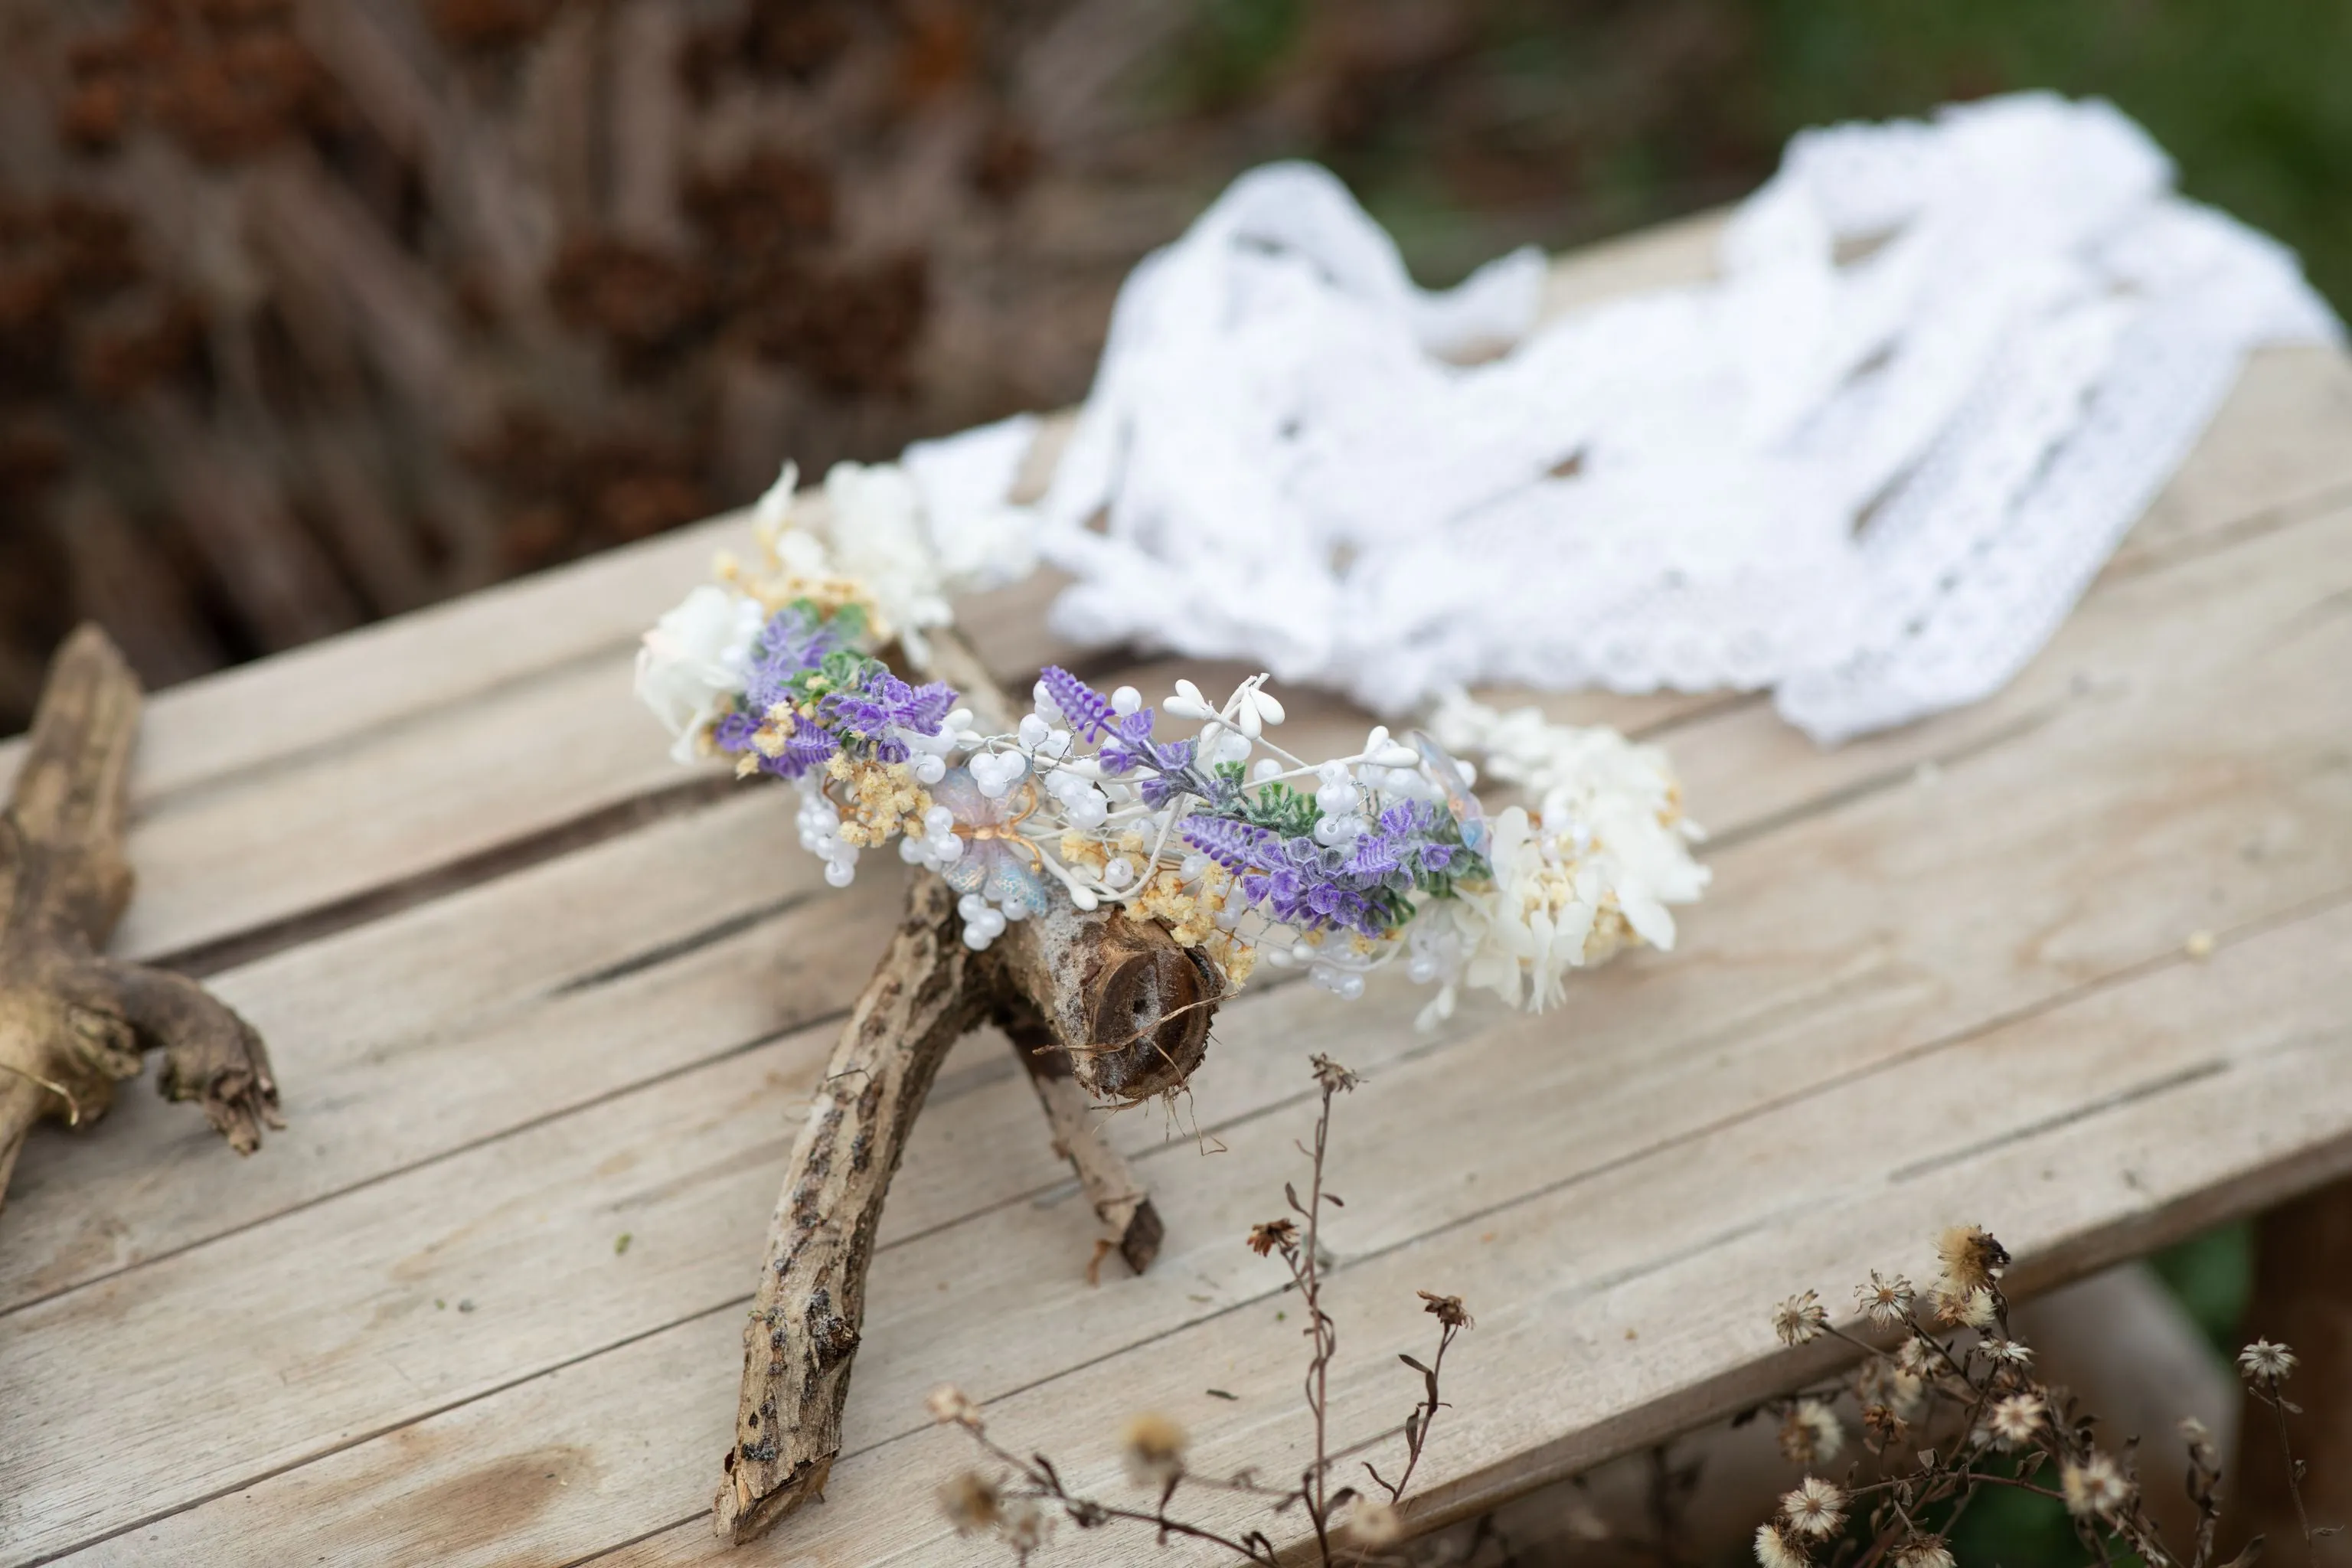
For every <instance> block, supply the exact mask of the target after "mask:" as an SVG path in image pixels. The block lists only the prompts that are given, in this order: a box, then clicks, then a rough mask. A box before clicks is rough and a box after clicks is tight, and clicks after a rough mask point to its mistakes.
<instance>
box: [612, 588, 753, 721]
mask: <svg viewBox="0 0 2352 1568" xmlns="http://www.w3.org/2000/svg"><path fill="white" fill-rule="evenodd" d="M765 624H766V617H765V616H763V615H762V614H761V609H760V605H759V602H758V601H757V600H755V599H752V598H750V597H748V596H747V595H741V594H737V593H733V592H730V590H728V589H725V588H720V587H715V586H711V585H709V584H705V585H704V586H702V587H699V588H697V589H696V590H695V591H694V592H693V593H691V594H688V595H687V596H686V598H685V600H684V601H683V602H682V603H680V604H679V605H678V606H677V608H676V609H673V610H672V611H670V612H669V613H668V614H667V615H666V616H663V617H662V618H661V619H660V620H659V621H658V622H656V624H655V626H654V629H653V630H651V631H649V632H647V633H646V635H645V641H644V645H643V646H642V647H639V648H638V650H637V679H636V691H637V700H638V701H640V702H643V703H644V704H645V705H646V707H647V708H650V709H652V710H653V713H654V717H655V718H656V719H659V720H660V721H662V726H663V728H665V729H667V731H669V732H670V734H671V736H672V737H674V738H675V740H676V742H677V744H675V745H673V746H672V747H671V748H670V756H671V757H672V758H674V759H675V760H677V761H678V762H681V763H690V762H692V761H694V759H695V757H696V756H697V755H698V751H699V748H700V745H701V742H702V737H703V735H704V734H705V732H707V731H709V728H710V725H711V722H712V721H714V720H716V719H717V718H718V717H719V711H720V710H721V709H722V708H724V707H725V705H726V703H727V701H728V700H729V699H730V698H732V697H735V696H736V695H738V694H740V692H741V691H742V689H743V685H744V681H745V679H747V677H748V676H749V674H750V669H751V647H752V645H753V644H754V643H756V642H757V641H758V640H759V637H760V628H761V626H764V625H765Z"/></svg>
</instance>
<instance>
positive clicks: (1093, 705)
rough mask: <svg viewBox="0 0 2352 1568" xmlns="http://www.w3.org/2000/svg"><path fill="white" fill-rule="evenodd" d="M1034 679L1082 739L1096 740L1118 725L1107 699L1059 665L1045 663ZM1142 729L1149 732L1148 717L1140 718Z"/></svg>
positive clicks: (1115, 710) (1113, 709)
mask: <svg viewBox="0 0 2352 1568" xmlns="http://www.w3.org/2000/svg"><path fill="white" fill-rule="evenodd" d="M1037 680H1038V684H1040V685H1042V686H1043V687H1045V694H1046V695H1047V696H1049V697H1051V698H1052V699H1053V700H1054V706H1055V707H1056V708H1059V709H1060V710H1062V717H1063V718H1065V719H1067V720H1068V721H1070V728H1071V729H1073V730H1075V731H1077V732H1078V734H1079V735H1080V736H1082V737H1083V738H1085V739H1087V740H1089V741H1096V740H1100V739H1101V738H1102V737H1103V736H1105V735H1107V734H1109V733H1110V732H1111V731H1113V730H1115V729H1116V728H1117V727H1118V721H1119V715H1118V710H1117V709H1115V708H1113V707H1112V706H1111V705H1110V699H1109V698H1108V697H1105V696H1104V695H1103V694H1102V693H1101V692H1099V691H1097V690H1096V689H1094V688H1093V687H1091V686H1088V685H1087V683H1086V682H1085V681H1083V680H1080V679H1078V678H1077V677H1076V676H1075V675H1072V674H1071V673H1070V672H1069V671H1068V670H1066V669H1064V668H1062V667H1061V666H1060V665H1058V664H1049V665H1047V666H1046V667H1045V668H1044V669H1042V670H1040V671H1038V673H1037ZM1146 711H1147V712H1148V711H1149V710H1146ZM1130 717H1132V715H1130ZM1143 732H1144V733H1145V734H1146V735H1149V734H1150V733H1151V721H1150V719H1149V718H1147V719H1145V721H1144V723H1143Z"/></svg>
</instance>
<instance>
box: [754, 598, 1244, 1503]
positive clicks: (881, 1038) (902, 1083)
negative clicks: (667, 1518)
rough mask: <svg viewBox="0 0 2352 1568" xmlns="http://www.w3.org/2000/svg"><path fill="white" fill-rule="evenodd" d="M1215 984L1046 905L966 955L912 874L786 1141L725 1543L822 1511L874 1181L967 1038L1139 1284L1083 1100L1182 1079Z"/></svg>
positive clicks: (1111, 1159) (936, 657) (938, 904)
mask: <svg viewBox="0 0 2352 1568" xmlns="http://www.w3.org/2000/svg"><path fill="white" fill-rule="evenodd" d="M929 663H930V665H931V668H932V670H933V672H934V673H936V674H938V675H939V676H940V678H942V679H947V680H949V681H950V683H951V684H953V685H955V686H956V687H957V689H959V690H960V691H961V692H962V693H963V694H964V697H965V699H966V700H967V701H968V702H970V704H971V707H972V709H973V710H974V711H975V712H976V713H977V714H979V715H980V717H981V721H982V724H983V725H984V726H989V727H1003V721H1005V719H1006V717H1007V714H1008V712H1009V706H1008V704H1006V703H1005V701H1004V700H1003V695H1002V694H1001V693H999V692H998V691H997V690H996V689H995V687H994V684H993V682H992V681H991V680H990V679H988V677H987V675H986V673H985V671H984V670H982V668H981V666H980V664H979V661H978V660H977V659H976V658H972V656H971V650H970V649H969V648H968V647H964V646H963V645H962V644H961V641H959V640H957V639H954V638H952V637H947V638H942V639H940V640H939V642H938V643H937V644H935V647H934V649H933V656H932V658H931V659H930V660H929ZM1222 990H1223V977H1222V976H1221V975H1220V974H1218V973H1217V972H1216V970H1215V967H1214V965H1213V964H1211V963H1208V962H1207V961H1206V960H1205V959H1204V958H1202V957H1200V956H1198V955H1196V954H1194V953H1193V952H1191V951H1190V950H1188V949H1185V948H1181V947H1179V946H1178V945H1177V944H1176V943H1175V942H1174V941H1173V940H1172V939H1171V937H1170V936H1169V934H1168V932H1167V931H1166V930H1165V929H1163V928H1162V927H1160V926H1159V925H1158V924H1156V923H1154V922H1151V921H1130V920H1129V919H1127V917H1126V916H1124V915H1123V914H1120V913H1118V912H1117V911H1113V910H1098V911H1095V912H1093V913H1089V914H1082V913H1080V912H1078V911H1077V910H1075V909H1060V910H1056V912H1055V914H1053V915H1051V916H1047V917H1043V918H1038V919H1032V920H1028V921H1019V922H1016V923H1014V924H1013V926H1011V927H1010V928H1009V929H1008V930H1007V931H1005V933H1004V934H1003V936H1002V937H1000V938H999V939H998V941H997V942H995V943H994V944H993V945H992V947H991V948H990V950H989V951H988V952H986V953H985V954H975V953H973V952H971V950H970V949H969V948H967V947H965V946H964V944H963V940H962V922H961V918H960V917H959V916H958V915H957V913H956V899H955V895H954V893H953V891H952V890H951V889H949V888H948V886H947V885H946V884H945V883H944V882H943V881H941V880H940V879H939V878H938V877H937V876H935V875H933V874H931V873H929V872H921V873H919V874H918V875H917V876H916V878H915V880H914V884H913V886H912V888H911V889H910V891H909V892H908V902H907V915H906V918H905V920H904V921H902V922H901V924H900V925H899V928H898V934H897V936H896V937H895V938H894V939H893V940H892V942H891V945H890V951H889V952H888V953H887V955H886V956H885V957H884V959H883V961H882V963H881V966H880V967H879V968H877V970H876V971H875V973H874V977H873V979H872V980H870V981H869V982H867V984H866V991H865V994H863V995H862V996H861V997H860V998H859V999H858V1002H857V1005H856V1008H854V1009H853V1010H852V1012H851V1014H850V1017H849V1021H848V1023H847V1024H846V1026H845V1027H844V1028H843V1030H842V1035H841V1039H840V1043H839V1044H837V1045H836V1046H835V1047H834V1054H833V1059H832V1060H831V1062H830V1063H829V1064H828V1065H827V1067H826V1073H825V1081H824V1085H823V1086H822V1088H821V1089H819V1091H818V1093H817V1095H816V1098H815V1100H814V1102H813V1103H812V1104H811V1106H810V1108H809V1119H808V1121H807V1123H806V1124H805V1125H804V1126H803V1128H802V1130H801V1135H800V1138H799V1140H798V1141H797V1142H795V1143H794V1145H793V1159H792V1166H791V1169H790V1170H789V1172H788V1173H786V1176H785V1179H784V1191H783V1195H782V1199H781V1200H780V1201H779V1203H778V1205H777V1208H776V1214H775V1217H774V1220H773V1221H772V1223H771V1225H770V1226H769V1231H768V1251H767V1258H766V1259H765V1261H764V1262H763V1263H762V1265H761V1274H760V1283H759V1287H758V1289H757V1292H756V1293H755V1295H754V1297H753V1300H752V1306H751V1318H750V1321H748V1322H747V1323H746V1324H745V1325H744V1331H743V1386H742V1391H741V1393H740V1395H739V1397H738V1400H737V1404H736V1413H735V1424H736V1429H735V1444H734V1446H733V1447H731V1448H730V1449H729V1451H728V1454H727V1458H726V1461H725V1469H726V1479H724V1481H723V1482H722V1483H721V1485H720V1487H719V1493H718V1496H717V1497H716V1498H715V1499H714V1500H713V1505H712V1508H713V1520H714V1522H715V1524H716V1526H717V1528H718V1531H719V1534H720V1535H722V1536H724V1537H726V1538H728V1539H730V1540H731V1541H734V1542H739V1543H740V1542H747V1541H750V1540H751V1539H753V1538H754V1537H756V1536H758V1535H760V1534H761V1533H762V1532H764V1531H766V1530H767V1529H768V1528H769V1527H770V1526H772V1525H773V1524H774V1523H775V1522H776V1521H778V1520H780V1519H782V1518H784V1517H785V1516H786V1515H788V1514H790V1513H792V1512H793V1510H796V1509H798V1508H799V1507H800V1506H801V1505H802V1504H803V1503H804V1502H807V1501H809V1500H812V1499H815V1498H819V1497H822V1496H823V1494H824V1483H825V1479H826V1478H827V1477H828V1476H829V1475H831V1473H832V1469H833V1462H834V1460H835V1458H836V1457H838V1455H839V1453H840V1451H841V1414H842V1409H843V1406H844V1405H845V1403H846V1401H847V1399H848V1396H849V1372H850V1366H851V1363H852V1359H853V1358H854V1356H855V1355H856V1350H857V1342H858V1334H859V1331H860V1330H861V1328H862V1327H863V1324H864V1321H865V1315H866V1268H867V1265H868V1264H869V1263H870V1262H871V1261H872V1258H873V1251H874V1237H875V1233H876V1231H877V1229H878V1227H879V1226H880V1223H881V1217H882V1205H883V1201H884V1199H885V1197H886V1196H887V1194H888V1191H889V1184H890V1177H891V1175H892V1174H893V1173H895V1172H896V1171H897V1169H898V1159H899V1156H900V1155H901V1154H902V1153H903V1152H905V1150H906V1143H907V1137H908V1132H909V1131H911V1130H912V1128H913V1125H914V1119H915V1114H916V1112H917V1111H918V1110H920V1109H921V1107H922V1102H923V1097H924V1096H925V1095H926V1094H927V1093H928V1092H929V1089H930V1085H931V1080H932V1079H933V1078H934V1077H936V1076H937V1074H938V1072H939V1067H940V1061H941V1060H942V1059H943V1058H945V1057H946V1055H947V1053H948V1051H949V1049H950V1047H953V1045H954V1044H955V1042H956V1040H957V1039H958V1038H959V1037H961V1035H962V1034H963V1033H964V1031H965V1030H967V1029H968V1028H970V1027H971V1026H973V1025H975V1024H977V1023H980V1022H982V1021H983V1020H985V1019H990V1018H994V1019H996V1020H997V1021H999V1022H1001V1023H1003V1025H1004V1026H1005V1027H1006V1031H1007V1033H1008V1034H1009V1035H1010V1036H1011V1037H1012V1039H1013V1046H1014V1048H1015V1050H1017V1051H1018V1052H1020V1054H1021V1057H1022V1060H1023V1065H1024V1067H1025V1068H1028V1070H1029V1074H1030V1079H1031V1082H1032V1084H1033V1085H1034V1087H1035V1088H1036V1090H1037V1094H1038V1099H1039V1101H1040V1103H1041V1104H1042V1105H1043V1106H1044V1108H1045V1114H1046V1119H1047V1121H1048V1123H1049V1124H1050V1125H1051V1126H1052V1128H1053V1131H1054V1138H1055V1147H1056V1149H1057V1150H1058V1151H1059V1152H1061V1153H1062V1154H1063V1155H1064V1156H1065V1157H1066V1158H1067V1159H1068V1160H1069V1161H1070V1163H1071V1165H1072V1167H1073V1169H1075V1170H1076V1173H1077V1174H1078V1178H1079V1181H1080V1182H1081V1184H1084V1186H1085V1187H1086V1189H1087V1196H1088V1197H1089V1198H1090V1199H1091V1200H1092V1201H1093V1204H1094V1206H1095V1212H1096V1213H1097V1215H1100V1216H1101V1218H1102V1219H1103V1221H1104V1222H1105V1224H1106V1225H1108V1226H1111V1227H1112V1230H1113V1232H1114V1237H1115V1242H1116V1245H1117V1247H1118V1250H1119V1252H1120V1254H1121V1255H1122V1256H1123V1257H1124V1258H1126V1259H1127V1261H1128V1263H1129V1265H1130V1266H1131V1267H1133V1268H1136V1269H1138V1270H1139V1271H1140V1270H1141V1269H1142V1268H1145V1267H1146V1266H1148V1265H1149V1264H1150V1261H1151V1259H1152V1258H1153V1256H1154V1255H1155V1254H1156V1253H1157V1252H1158V1250H1159V1245H1160V1234H1161V1232H1160V1217H1159V1215H1158V1214H1157V1213H1156V1212H1155V1211H1154V1210H1153V1209H1152V1207H1151V1204H1150V1198H1149V1196H1148V1195H1147V1194H1145V1193H1144V1191H1143V1189H1142V1188H1141V1186H1140V1185H1139V1184H1138V1183H1137V1182H1136V1181H1135V1180H1134V1177H1133V1175H1132V1173H1130V1172H1129V1170H1128V1168H1127V1165H1126V1163H1125V1162H1124V1161H1123V1160H1121V1159H1120V1158H1119V1157H1118V1153H1117V1152H1116V1151H1114V1150H1112V1149H1111V1148H1110V1147H1109V1145H1108V1144H1107V1143H1105V1142H1103V1141H1102V1140H1101V1138H1100V1136H1099V1134H1098V1133H1097V1131H1096V1130H1095V1129H1094V1128H1093V1127H1092V1126H1091V1125H1090V1124H1089V1122H1088V1121H1087V1112H1088V1110H1089V1109H1090V1105H1091V1103H1092V1102H1091V1100H1090V1099H1089V1096H1090V1095H1099V1096H1101V1097H1102V1098H1105V1099H1109V1100H1120V1101H1132V1100H1139V1099H1143V1098H1146V1097H1148V1096H1150V1095H1153V1094H1158V1093H1160V1092H1163V1091H1165V1090H1167V1089H1173V1088H1176V1087H1178V1086H1179V1085H1181V1083H1182V1081H1183V1079H1184V1077H1185V1075H1186V1074H1187V1073H1189V1072H1190V1071H1191V1070H1192V1068H1193V1067H1196V1066H1197V1065H1199V1063H1200V1061H1201V1058H1202V1055H1203V1054H1204V1053H1205V1051H1206V1050H1207V1047H1208V1031H1209V1019H1210V1016H1211V1014H1212V1012H1213V1010H1214V1005H1215V1002H1216V999H1217V997H1218V996H1219V994H1221V992H1222Z"/></svg>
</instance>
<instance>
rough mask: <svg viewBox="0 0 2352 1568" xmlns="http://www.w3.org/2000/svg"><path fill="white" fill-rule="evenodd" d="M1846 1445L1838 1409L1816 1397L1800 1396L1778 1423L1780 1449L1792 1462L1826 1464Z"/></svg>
mask: <svg viewBox="0 0 2352 1568" xmlns="http://www.w3.org/2000/svg"><path fill="white" fill-rule="evenodd" d="M1843 1447H1845V1428H1844V1427H1843V1426H1840V1425H1839V1423H1838V1418H1837V1413H1836V1412H1835V1411H1832V1409H1831V1408H1830V1407H1829V1406H1828V1405H1824V1404H1822V1402H1821V1401H1820V1400H1818V1399H1801V1400H1799V1401H1797V1407H1796V1408H1795V1409H1794V1410H1791V1411H1790V1412H1789V1414H1788V1416H1787V1418H1786V1419H1785V1420H1783V1421H1782V1422H1781V1423H1780V1452H1781V1453H1783V1454H1785V1455H1787V1456H1788V1457H1789V1459H1790V1462H1791V1463H1792V1464H1799V1465H1821V1464H1827V1463H1828V1462H1829V1461H1830V1460H1832V1459H1834V1458H1837V1455H1838V1450H1839V1449H1840V1448H1843Z"/></svg>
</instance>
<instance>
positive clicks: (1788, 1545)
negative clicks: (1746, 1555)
mask: <svg viewBox="0 0 2352 1568" xmlns="http://www.w3.org/2000/svg"><path fill="white" fill-rule="evenodd" d="M1756 1563H1757V1568H1812V1563H1813V1560H1812V1559H1811V1558H1810V1557H1808V1556H1806V1555H1805V1549H1804V1548H1803V1547H1801V1546H1800V1545H1798V1544H1797V1541H1796V1538H1795V1537H1794V1536H1792V1535H1791V1534H1790V1532H1789V1531H1785V1530H1783V1529H1781V1528H1780V1526H1779V1525H1777V1524H1759V1525H1758V1526H1757V1527H1756Z"/></svg>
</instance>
